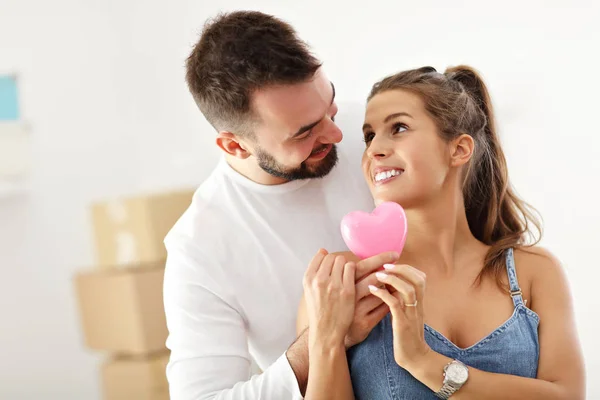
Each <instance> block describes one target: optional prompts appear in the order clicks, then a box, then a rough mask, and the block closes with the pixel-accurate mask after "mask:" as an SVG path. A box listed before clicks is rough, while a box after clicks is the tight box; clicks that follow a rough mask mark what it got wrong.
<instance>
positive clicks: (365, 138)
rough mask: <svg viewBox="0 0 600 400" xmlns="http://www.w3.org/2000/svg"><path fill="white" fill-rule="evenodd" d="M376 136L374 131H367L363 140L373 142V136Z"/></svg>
mask: <svg viewBox="0 0 600 400" xmlns="http://www.w3.org/2000/svg"><path fill="white" fill-rule="evenodd" d="M374 137H375V134H374V133H373V132H369V133H365V135H364V137H363V141H364V142H365V143H367V144H369V143H371V141H372V140H373V138H374Z"/></svg>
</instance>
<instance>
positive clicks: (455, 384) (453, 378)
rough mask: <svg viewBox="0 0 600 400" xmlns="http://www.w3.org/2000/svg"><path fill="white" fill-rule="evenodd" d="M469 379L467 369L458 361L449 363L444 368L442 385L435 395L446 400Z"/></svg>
mask: <svg viewBox="0 0 600 400" xmlns="http://www.w3.org/2000/svg"><path fill="white" fill-rule="evenodd" d="M467 379H469V368H468V367H467V366H466V365H465V364H463V363H461V362H460V361H458V360H452V361H450V362H449V363H448V364H447V365H446V366H445V367H444V385H443V386H442V388H441V389H440V391H439V392H437V393H436V394H435V395H436V396H437V397H438V398H440V399H447V398H449V397H450V396H452V395H453V394H454V392H456V391H457V390H458V389H460V388H461V387H462V385H464V384H465V382H466V381H467Z"/></svg>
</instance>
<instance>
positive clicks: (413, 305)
mask: <svg viewBox="0 0 600 400" xmlns="http://www.w3.org/2000/svg"><path fill="white" fill-rule="evenodd" d="M418 302H419V301H418V300H415V302H414V303H413V304H404V307H416V306H417V303H418Z"/></svg>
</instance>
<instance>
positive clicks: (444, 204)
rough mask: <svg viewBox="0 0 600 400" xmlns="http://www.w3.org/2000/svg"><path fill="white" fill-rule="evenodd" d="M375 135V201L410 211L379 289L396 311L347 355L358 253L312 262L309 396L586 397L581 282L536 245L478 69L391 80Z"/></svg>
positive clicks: (369, 149) (370, 136) (371, 157)
mask: <svg viewBox="0 0 600 400" xmlns="http://www.w3.org/2000/svg"><path fill="white" fill-rule="evenodd" d="M363 132H364V139H365V143H366V148H365V152H364V156H363V160H362V166H363V172H364V175H365V179H366V180H367V182H368V184H369V187H370V189H371V192H372V194H373V197H374V199H375V202H376V204H378V203H381V202H383V201H394V202H397V203H399V204H400V205H402V206H403V207H404V209H405V211H406V214H407V219H408V237H407V241H406V245H405V247H404V250H403V252H402V254H401V256H400V258H399V260H398V262H397V263H395V264H388V265H385V266H384V267H385V269H384V270H383V271H382V272H378V273H377V274H376V275H375V277H374V279H376V280H377V281H378V282H379V284H378V285H369V288H370V290H371V295H372V296H375V297H377V298H379V299H380V300H381V301H383V302H384V303H385V304H386V305H387V306H388V307H389V310H390V311H391V312H390V313H389V314H388V315H387V316H386V317H385V318H383V320H381V322H379V323H378V325H377V326H376V327H375V328H374V329H373V330H372V331H371V332H370V334H369V335H368V337H367V338H366V340H364V341H363V342H362V343H360V344H358V345H356V346H354V347H351V348H350V349H349V351H348V352H347V353H346V351H345V350H346V348H345V345H344V344H345V337H346V334H347V332H348V329H349V327H350V324H351V323H352V320H353V316H354V307H355V303H356V302H357V301H358V300H360V299H355V273H356V272H355V271H356V265H355V263H354V261H356V258H355V257H353V256H352V255H351V254H344V255H335V254H332V255H328V254H326V252H324V251H320V252H319V253H318V254H317V255H316V256H315V258H314V259H313V260H312V262H311V264H310V265H309V268H308V269H307V271H306V275H305V280H304V286H305V303H306V304H305V305H304V303H303V305H301V310H300V313H299V326H306V325H308V326H309V357H310V369H309V371H310V372H309V383H308V387H307V392H306V399H316V398H327V399H331V398H343V399H348V398H353V397H356V398H358V399H436V398H448V397H449V396H452V398H456V399H528V400H534V399H545V400H548V399H569V400H573V399H583V398H584V396H585V375H584V366H583V360H582V354H581V351H580V346H579V342H578V337H577V333H576V330H575V322H574V316H573V310H572V297H571V294H570V291H569V285H568V282H567V280H566V278H565V275H564V272H563V270H562V269H561V267H560V265H559V263H558V261H557V260H556V259H555V258H554V257H553V256H552V255H551V254H550V253H549V252H547V251H545V250H543V249H541V248H538V247H535V246H534V245H532V244H527V243H528V242H527V235H529V234H530V227H531V225H534V226H537V227H539V225H538V223H537V222H536V220H535V219H534V218H533V216H532V214H531V213H530V212H529V211H528V209H527V207H526V204H525V203H524V202H523V201H522V200H520V199H519V198H518V197H517V196H516V195H515V194H514V192H513V191H512V190H511V189H510V185H509V181H508V174H507V167H506V163H505V158H504V154H503V151H502V149H501V146H500V141H499V140H498V136H497V134H496V129H495V125H494V117H493V113H492V107H491V102H490V98H489V96H488V92H487V89H486V86H485V85H484V83H483V81H482V80H481V78H480V77H479V75H478V74H477V73H476V72H475V71H474V70H473V69H471V68H469V67H465V66H460V67H455V68H450V69H448V70H447V71H446V72H445V73H444V74H441V73H438V72H436V70H435V69H434V68H431V67H424V68H420V69H416V70H410V71H405V72H401V73H399V74H396V75H393V76H390V77H387V78H385V79H383V80H382V81H380V82H378V83H377V84H376V85H375V86H374V87H373V89H372V91H371V94H370V96H369V98H368V104H367V109H366V115H365V125H364V126H363ZM388 171H393V172H388ZM538 230H539V229H538ZM535 243H536V242H535ZM347 261H349V262H347ZM303 307H306V309H305V310H303V309H302V308H303ZM305 316H306V317H305ZM346 357H347V358H346ZM348 366H349V369H348Z"/></svg>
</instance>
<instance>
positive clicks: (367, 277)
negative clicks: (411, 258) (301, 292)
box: [296, 252, 399, 348]
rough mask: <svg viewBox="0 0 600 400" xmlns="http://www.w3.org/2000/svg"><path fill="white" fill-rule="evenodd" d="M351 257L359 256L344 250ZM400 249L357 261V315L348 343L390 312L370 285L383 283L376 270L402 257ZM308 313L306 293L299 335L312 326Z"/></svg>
mask: <svg viewBox="0 0 600 400" xmlns="http://www.w3.org/2000/svg"><path fill="white" fill-rule="evenodd" d="M342 254H343V255H345V256H347V259H349V260H351V259H355V258H356V257H355V256H354V255H352V254H351V253H350V254H348V253H342ZM398 257H399V255H398V253H395V252H389V253H382V254H378V255H376V256H373V257H370V258H366V259H364V260H361V261H358V262H357V263H356V276H355V281H356V306H355V309H354V318H353V321H352V324H351V325H350V329H349V331H348V334H347V335H346V338H345V340H344V344H345V346H346V348H350V347H352V346H354V345H356V344H358V343H360V342H362V341H363V340H365V339H366V338H367V336H369V333H371V330H373V328H374V327H375V325H377V324H378V323H379V321H381V320H382V319H383V317H385V316H386V315H387V313H388V312H389V307H388V306H387V305H386V304H385V303H384V302H383V300H381V299H379V298H377V297H375V296H373V295H372V294H371V292H370V291H369V285H375V286H381V282H379V281H378V280H377V277H376V276H375V272H377V271H378V270H379V269H380V268H382V267H383V264H393V263H395V262H396V261H397V260H398ZM308 325H309V324H308V316H307V313H306V304H305V302H304V297H302V300H301V301H300V307H299V308H298V319H297V323H296V331H297V333H298V335H300V333H301V332H303V331H304V330H305V329H306V328H307V327H308Z"/></svg>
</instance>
